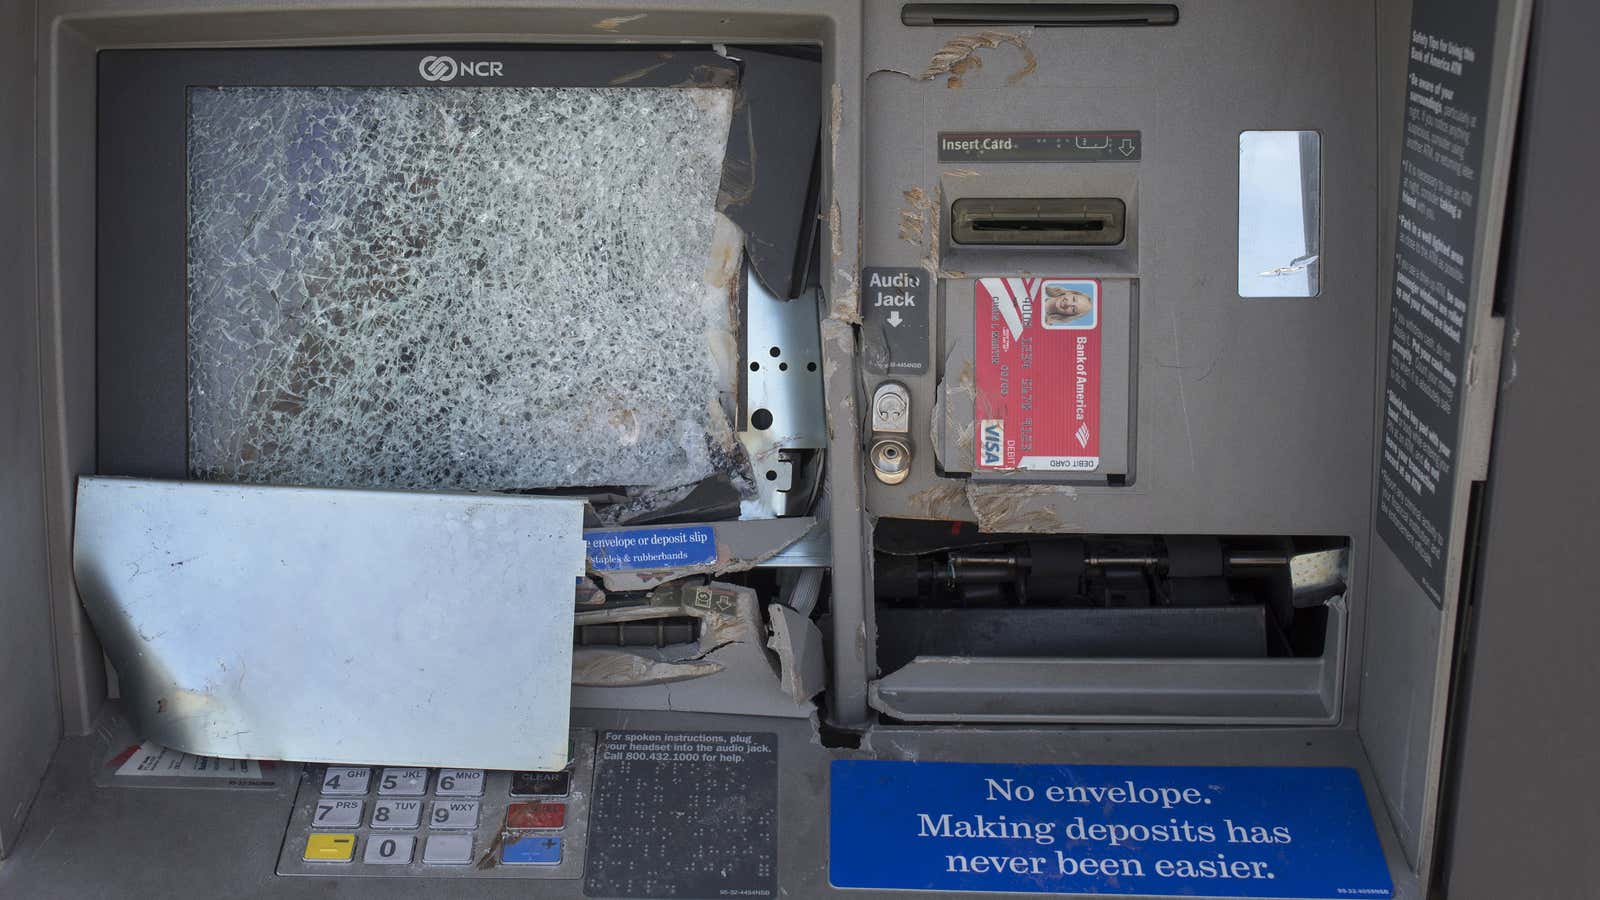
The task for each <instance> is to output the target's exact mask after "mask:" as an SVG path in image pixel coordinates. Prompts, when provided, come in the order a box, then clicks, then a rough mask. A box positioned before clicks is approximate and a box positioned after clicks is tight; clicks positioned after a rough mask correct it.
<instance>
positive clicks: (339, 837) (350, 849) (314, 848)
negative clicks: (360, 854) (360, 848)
mask: <svg viewBox="0 0 1600 900" xmlns="http://www.w3.org/2000/svg"><path fill="white" fill-rule="evenodd" d="M355 855H356V836H355V835H353V834H313V835H311V836H310V837H308V838H306V856H305V860H306V862H349V861H350V860H352V859H354V858H355Z"/></svg>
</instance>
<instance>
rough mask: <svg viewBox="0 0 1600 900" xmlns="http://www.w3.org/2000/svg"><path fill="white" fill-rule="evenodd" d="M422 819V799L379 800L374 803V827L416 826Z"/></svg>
mask: <svg viewBox="0 0 1600 900" xmlns="http://www.w3.org/2000/svg"><path fill="white" fill-rule="evenodd" d="M421 821H422V801H421V800H379V801H378V802H376V803H374V804H373V805H372V827H373V828H415V827H417V824H418V823H419V822H421Z"/></svg>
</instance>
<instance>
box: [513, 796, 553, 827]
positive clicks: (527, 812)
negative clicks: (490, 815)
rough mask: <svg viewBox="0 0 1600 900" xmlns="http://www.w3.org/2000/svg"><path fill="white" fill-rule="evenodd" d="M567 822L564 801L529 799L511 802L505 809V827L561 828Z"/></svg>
mask: <svg viewBox="0 0 1600 900" xmlns="http://www.w3.org/2000/svg"><path fill="white" fill-rule="evenodd" d="M566 824H567V805H566V804H565V803H546V802H544V801H542V800H530V801H528V802H526V803H513V804H511V806H510V807H508V808H507V809H506V827H507V828H561V827H563V826H565V825H566Z"/></svg>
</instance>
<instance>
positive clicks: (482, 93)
mask: <svg viewBox="0 0 1600 900" xmlns="http://www.w3.org/2000/svg"><path fill="white" fill-rule="evenodd" d="M732 107H733V102H732V91H731V90H729V89H726V88H511V87H506V88H473V87H450V88H445V87H429V88H410V87H377V88H370V87H320V88H305V87H220V88H191V89H190V92H189V135H188V150H187V155H188V176H187V177H188V253H187V255H188V259H187V265H188V299H189V302H188V370H189V389H188V394H189V396H188V413H189V416H188V453H189V463H188V466H189V474H190V475H191V476H192V477H197V478H207V479H219V480H227V481H245V482H266V483H290V484H315V485H328V486H365V487H411V488H417V487H422V488H452V489H465V490H497V489H526V488H548V487H563V486H581V485H643V486H655V487H667V486H673V485H684V484H690V483H693V482H696V481H699V480H700V479H703V478H706V477H708V476H711V475H715V474H719V473H720V474H735V473H736V471H737V470H738V469H739V467H741V466H744V465H746V463H744V462H743V456H742V454H741V453H740V452H739V451H738V449H737V443H736V441H735V438H734V435H733V431H732V427H731V425H730V421H729V415H728V410H729V409H730V408H731V404H732V399H731V398H732V396H733V394H734V391H735V389H736V384H737V381H736V377H737V376H736V373H735V371H734V366H735V365H736V363H735V356H736V354H735V352H734V339H733V328H734V323H732V322H731V321H730V314H729V299H728V287H727V281H726V280H724V279H720V278H718V277H715V273H713V272H711V268H712V260H713V258H716V257H720V256H723V255H726V248H722V247H721V245H722V244H725V243H727V242H728V240H729V238H728V235H727V234H725V232H727V231H732V230H733V229H727V228H718V227H717V226H718V218H719V214H718V213H717V212H716V209H715V206H716V198H717V190H718V184H719V177H720V174H721V169H722V163H723V155H724V150H725V147H726V144H727V139H728V130H729V122H730V118H731V113H732ZM735 240H736V236H735ZM714 244H716V245H718V247H719V248H721V252H717V248H714V246H713V245H714ZM736 249H737V247H736V245H735V252H736Z"/></svg>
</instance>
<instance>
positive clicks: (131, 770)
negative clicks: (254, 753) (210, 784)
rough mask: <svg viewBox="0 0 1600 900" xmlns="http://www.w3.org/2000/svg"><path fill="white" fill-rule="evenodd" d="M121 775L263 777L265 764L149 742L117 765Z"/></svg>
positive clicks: (118, 772) (136, 776) (118, 773)
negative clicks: (196, 754)
mask: <svg viewBox="0 0 1600 900" xmlns="http://www.w3.org/2000/svg"><path fill="white" fill-rule="evenodd" d="M117 775H118V776H128V777H135V778H138V777H165V778H252V779H259V778H260V777H261V764H260V763H258V762H256V761H255V760H253V759H223V758H221V757H217V756H195V755H194V754H191V753H184V752H182V751H179V750H169V749H167V748H166V747H163V746H161V745H160V744H156V743H153V742H151V741H145V742H144V743H143V744H141V745H139V749H138V750H136V751H134V754H133V755H132V756H130V757H128V759H127V761H126V762H124V763H123V764H122V765H120V766H118V767H117Z"/></svg>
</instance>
